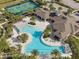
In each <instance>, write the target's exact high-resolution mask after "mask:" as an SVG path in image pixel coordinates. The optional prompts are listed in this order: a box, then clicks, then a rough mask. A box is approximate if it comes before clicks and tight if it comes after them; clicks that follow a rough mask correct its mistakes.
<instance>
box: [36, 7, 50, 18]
mask: <svg viewBox="0 0 79 59" xmlns="http://www.w3.org/2000/svg"><path fill="white" fill-rule="evenodd" d="M35 14H37V15H39V16H40V17H41V18H43V19H48V18H49V14H50V12H49V11H48V10H44V9H41V8H40V9H37V10H36V12H35Z"/></svg>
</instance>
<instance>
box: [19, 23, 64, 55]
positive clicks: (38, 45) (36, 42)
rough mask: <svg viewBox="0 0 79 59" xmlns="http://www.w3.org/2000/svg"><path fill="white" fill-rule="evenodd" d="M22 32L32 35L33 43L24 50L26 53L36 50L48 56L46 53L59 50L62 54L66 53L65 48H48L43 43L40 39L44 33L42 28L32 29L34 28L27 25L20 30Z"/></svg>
mask: <svg viewBox="0 0 79 59" xmlns="http://www.w3.org/2000/svg"><path fill="white" fill-rule="evenodd" d="M20 32H26V33H29V34H31V35H32V42H31V43H29V44H28V45H27V46H26V47H25V49H24V51H25V53H27V52H31V51H32V50H34V49H37V50H38V51H39V52H40V53H42V54H46V53H47V54H48V53H49V54H50V52H51V51H53V50H54V49H57V50H59V51H60V53H64V47H63V46H60V47H59V46H53V47H51V46H47V45H45V44H43V43H42V42H41V39H40V37H41V35H42V33H43V30H42V29H40V28H36V27H32V26H30V25H27V24H26V25H25V26H23V27H22V28H20Z"/></svg>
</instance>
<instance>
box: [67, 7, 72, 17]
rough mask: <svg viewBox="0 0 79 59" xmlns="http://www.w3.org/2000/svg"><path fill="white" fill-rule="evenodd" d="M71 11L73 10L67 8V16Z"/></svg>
mask: <svg viewBox="0 0 79 59" xmlns="http://www.w3.org/2000/svg"><path fill="white" fill-rule="evenodd" d="M72 11H73V10H72V9H70V8H69V9H68V10H67V15H68V16H69V15H70V14H71V13H72Z"/></svg>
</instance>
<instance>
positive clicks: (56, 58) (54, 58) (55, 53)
mask: <svg viewBox="0 0 79 59" xmlns="http://www.w3.org/2000/svg"><path fill="white" fill-rule="evenodd" d="M51 55H52V59H60V58H61V56H60V53H59V51H58V50H53V52H51Z"/></svg>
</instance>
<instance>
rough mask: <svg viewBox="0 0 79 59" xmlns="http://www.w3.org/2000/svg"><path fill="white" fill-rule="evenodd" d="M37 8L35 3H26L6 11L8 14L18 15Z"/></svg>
mask: <svg viewBox="0 0 79 59" xmlns="http://www.w3.org/2000/svg"><path fill="white" fill-rule="evenodd" d="M37 7H39V5H38V4H36V3H33V2H26V3H23V4H19V5H15V6H12V7H8V8H6V9H7V11H8V12H10V13H13V14H18V13H25V12H29V11H32V10H34V9H36V8H37Z"/></svg>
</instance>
